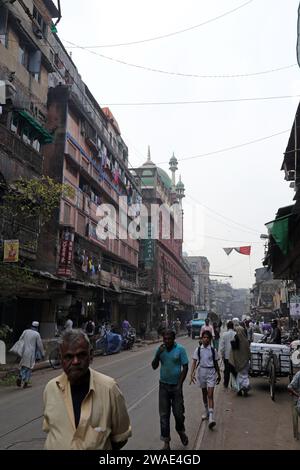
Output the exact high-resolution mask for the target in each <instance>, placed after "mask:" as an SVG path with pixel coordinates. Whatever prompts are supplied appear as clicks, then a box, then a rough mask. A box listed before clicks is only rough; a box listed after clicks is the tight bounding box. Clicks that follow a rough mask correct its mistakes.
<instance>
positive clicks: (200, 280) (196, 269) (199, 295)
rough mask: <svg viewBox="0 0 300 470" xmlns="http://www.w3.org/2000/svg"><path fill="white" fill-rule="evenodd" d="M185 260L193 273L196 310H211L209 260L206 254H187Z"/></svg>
mask: <svg viewBox="0 0 300 470" xmlns="http://www.w3.org/2000/svg"><path fill="white" fill-rule="evenodd" d="M185 261H186V262H187V263H188V265H189V267H190V270H191V273H192V275H193V282H194V289H193V305H194V307H195V309H196V310H207V311H209V309H210V301H209V266H210V265H209V261H208V259H207V258H206V257H205V256H187V257H186V258H185Z"/></svg>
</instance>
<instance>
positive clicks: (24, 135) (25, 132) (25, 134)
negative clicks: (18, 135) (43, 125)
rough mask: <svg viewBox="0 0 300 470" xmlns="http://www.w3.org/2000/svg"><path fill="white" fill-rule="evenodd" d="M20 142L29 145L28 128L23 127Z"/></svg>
mask: <svg viewBox="0 0 300 470" xmlns="http://www.w3.org/2000/svg"><path fill="white" fill-rule="evenodd" d="M22 140H23V142H25V144H28V145H31V139H30V130H29V128H28V127H25V126H24V127H23V130H22Z"/></svg>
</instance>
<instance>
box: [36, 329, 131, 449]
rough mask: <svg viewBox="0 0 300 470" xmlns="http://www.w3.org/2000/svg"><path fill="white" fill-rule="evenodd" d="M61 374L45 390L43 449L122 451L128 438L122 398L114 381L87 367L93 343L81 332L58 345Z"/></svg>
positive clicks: (125, 410)
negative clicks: (44, 440)
mask: <svg viewBox="0 0 300 470" xmlns="http://www.w3.org/2000/svg"><path fill="white" fill-rule="evenodd" d="M60 352H61V359H62V366H63V370H64V373H63V374H62V375H60V376H59V377H56V378H55V379H52V380H50V382H48V384H47V385H46V388H45V391H44V423H43V430H44V431H45V432H46V433H47V434H48V435H47V439H46V443H45V448H46V449H47V450H99V449H103V450H111V449H121V448H122V447H123V446H124V445H125V444H126V442H127V440H128V438H129V437H130V436H131V426H130V421H129V416H128V413H127V409H126V405H125V400H124V397H123V395H122V393H121V391H120V389H119V388H118V385H117V384H116V382H115V380H114V379H112V378H111V377H108V376H106V375H103V374H100V373H99V372H96V371H95V370H93V369H91V368H90V367H89V365H90V362H91V360H92V354H91V346H90V342H89V339H88V337H87V335H86V334H85V333H84V332H83V331H82V330H71V331H67V332H66V333H65V334H64V335H63V338H62V343H61V346H60Z"/></svg>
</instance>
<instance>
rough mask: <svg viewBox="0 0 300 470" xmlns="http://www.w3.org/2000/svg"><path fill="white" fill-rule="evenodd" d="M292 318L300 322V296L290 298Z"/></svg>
mask: <svg viewBox="0 0 300 470" xmlns="http://www.w3.org/2000/svg"><path fill="white" fill-rule="evenodd" d="M290 316H291V318H293V319H294V320H297V319H298V320H300V296H299V295H293V296H292V297H291V298H290Z"/></svg>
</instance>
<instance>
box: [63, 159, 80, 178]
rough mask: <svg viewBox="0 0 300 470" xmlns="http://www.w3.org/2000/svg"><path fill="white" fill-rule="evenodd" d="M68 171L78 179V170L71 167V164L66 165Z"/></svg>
mask: <svg viewBox="0 0 300 470" xmlns="http://www.w3.org/2000/svg"><path fill="white" fill-rule="evenodd" d="M66 170H67V171H68V172H69V173H70V174H71V175H72V176H74V178H77V170H76V168H74V167H73V166H72V165H70V163H69V162H67V163H66Z"/></svg>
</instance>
